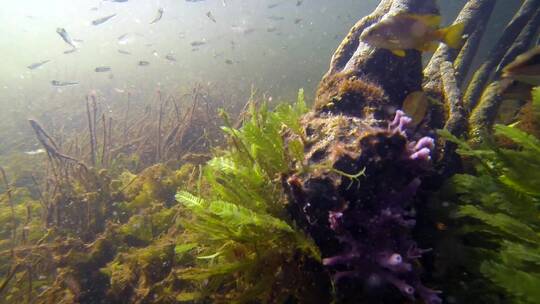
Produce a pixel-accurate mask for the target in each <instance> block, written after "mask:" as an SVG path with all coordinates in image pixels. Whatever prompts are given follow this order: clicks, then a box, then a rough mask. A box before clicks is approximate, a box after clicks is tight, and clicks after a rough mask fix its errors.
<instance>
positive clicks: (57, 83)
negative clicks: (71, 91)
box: [51, 80, 79, 87]
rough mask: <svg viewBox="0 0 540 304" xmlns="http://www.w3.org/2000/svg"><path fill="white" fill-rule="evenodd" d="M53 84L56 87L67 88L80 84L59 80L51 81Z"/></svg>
mask: <svg viewBox="0 0 540 304" xmlns="http://www.w3.org/2000/svg"><path fill="white" fill-rule="evenodd" d="M51 84H52V85H53V86H55V87H66V86H72V85H77V84H79V83H78V82H74V81H58V80H53V81H51Z"/></svg>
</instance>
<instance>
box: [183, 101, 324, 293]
mask: <svg viewBox="0 0 540 304" xmlns="http://www.w3.org/2000/svg"><path fill="white" fill-rule="evenodd" d="M306 111H307V107H306V105H305V103H304V97H303V92H302V91H300V93H299V96H298V101H297V102H296V103H295V104H293V105H285V104H283V105H279V106H277V108H276V109H275V110H274V111H270V110H268V108H267V106H266V104H262V105H261V106H259V107H257V106H256V105H255V103H253V102H252V103H251V104H250V106H249V119H247V120H245V121H244V124H243V126H242V127H241V128H238V129H236V128H233V127H232V126H231V124H229V123H227V122H226V123H227V124H228V125H227V126H226V127H224V128H223V130H224V131H225V132H226V133H227V134H228V135H229V136H230V141H231V145H230V147H231V148H229V149H228V150H226V151H224V152H223V153H222V155H220V156H217V157H215V158H213V159H212V160H210V161H209V162H208V163H207V165H206V166H205V168H204V169H203V175H202V178H203V179H202V186H201V189H200V193H199V194H198V195H194V194H192V193H189V192H186V191H179V192H178V193H177V195H176V199H177V201H178V202H180V203H181V204H182V205H183V206H184V207H185V208H186V209H188V210H189V211H190V213H191V216H192V218H191V219H187V220H186V219H182V224H181V225H182V226H183V227H184V228H185V235H186V238H185V242H186V243H185V244H179V245H177V247H176V248H178V250H179V251H180V252H181V251H183V250H185V248H190V250H191V248H193V245H192V244H193V243H195V244H197V247H196V249H195V250H197V252H198V253H199V254H198V256H197V258H196V261H195V265H194V266H193V267H189V268H185V269H181V270H178V271H177V272H176V273H177V275H178V276H179V278H181V279H183V280H188V281H191V282H194V284H196V285H197V286H199V288H197V289H196V290H195V289H194V290H187V291H186V292H183V293H181V294H179V295H178V297H177V300H178V301H187V300H192V299H195V298H198V299H204V298H211V299H212V300H213V301H217V302H231V303H235V302H238V303H242V302H248V301H253V300H254V299H257V300H258V301H259V302H260V303H282V302H284V301H285V300H286V299H288V298H289V297H301V296H302V295H301V294H300V293H301V292H302V291H301V290H300V289H299V288H297V287H296V286H300V285H298V284H296V283H292V282H293V281H294V282H299V280H308V278H307V273H306V272H305V271H303V267H302V264H303V263H304V262H305V261H307V260H320V255H319V252H318V250H317V248H316V246H315V245H314V243H313V242H312V241H311V240H310V239H309V238H308V237H307V236H306V235H305V234H304V233H303V232H302V231H300V230H299V229H297V228H296V227H295V226H294V224H293V223H291V221H290V220H289V219H288V217H287V216H286V212H285V204H286V198H285V196H284V194H283V191H282V189H281V181H280V175H281V174H283V173H286V172H287V170H289V169H288V168H289V164H290V163H291V161H294V160H298V159H297V158H298V157H303V154H302V153H303V146H302V147H300V146H298V145H299V143H296V144H294V145H296V146H294V148H292V149H289V148H288V145H287V144H286V143H285V142H284V140H283V132H285V131H290V132H294V134H296V135H298V137H299V138H303V134H302V132H303V130H302V128H301V127H300V124H299V121H300V118H301V116H302V115H303V114H304V113H305V112H306ZM300 142H301V141H300ZM188 245H189V246H188ZM292 265H294V267H290V266H292ZM304 286H305V285H304ZM218 291H219V292H218ZM304 292H305V291H304Z"/></svg>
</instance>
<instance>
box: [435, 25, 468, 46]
mask: <svg viewBox="0 0 540 304" xmlns="http://www.w3.org/2000/svg"><path fill="white" fill-rule="evenodd" d="M464 29H465V23H458V24H454V25H451V26H449V27H447V28H444V29H440V30H438V31H437V34H438V35H439V37H441V38H442V39H441V40H442V41H443V42H444V43H446V45H448V46H449V47H451V48H453V49H457V48H459V47H460V46H461V43H462V40H463V39H462V36H463V30H464Z"/></svg>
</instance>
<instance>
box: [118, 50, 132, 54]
mask: <svg viewBox="0 0 540 304" xmlns="http://www.w3.org/2000/svg"><path fill="white" fill-rule="evenodd" d="M118 53H120V54H124V55H131V53H130V52H128V51H125V50H122V49H119V50H118Z"/></svg>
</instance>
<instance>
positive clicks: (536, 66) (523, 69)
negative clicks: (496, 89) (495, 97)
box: [502, 46, 540, 86]
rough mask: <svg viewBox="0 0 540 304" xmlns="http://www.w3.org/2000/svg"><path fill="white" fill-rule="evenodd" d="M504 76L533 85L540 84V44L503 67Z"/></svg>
mask: <svg viewBox="0 0 540 304" xmlns="http://www.w3.org/2000/svg"><path fill="white" fill-rule="evenodd" d="M502 77H503V78H508V79H514V80H517V81H520V82H523V83H526V84H530V85H533V86H538V85H540V46H536V47H534V48H533V49H531V50H529V51H527V52H525V53H523V54H521V55H519V56H517V57H516V59H515V60H514V61H512V62H511V63H510V64H508V65H507V66H506V67H505V68H504V69H503V73H502Z"/></svg>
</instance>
